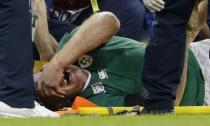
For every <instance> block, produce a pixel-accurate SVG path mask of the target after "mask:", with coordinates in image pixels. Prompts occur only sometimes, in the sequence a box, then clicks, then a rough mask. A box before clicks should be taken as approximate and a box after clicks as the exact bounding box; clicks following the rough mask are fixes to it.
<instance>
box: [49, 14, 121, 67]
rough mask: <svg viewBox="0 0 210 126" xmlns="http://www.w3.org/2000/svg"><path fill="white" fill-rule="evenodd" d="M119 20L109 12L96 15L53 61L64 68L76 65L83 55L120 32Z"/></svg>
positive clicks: (85, 23)
mask: <svg viewBox="0 0 210 126" xmlns="http://www.w3.org/2000/svg"><path fill="white" fill-rule="evenodd" d="M119 27H120V24H119V21H118V19H117V18H116V17H115V16H114V15H113V14H112V13H109V12H101V13H97V14H94V15H93V16H91V17H90V18H89V19H87V20H86V21H85V22H84V23H83V24H82V25H81V27H80V28H79V29H78V31H77V32H76V33H75V34H74V35H73V36H72V37H71V39H70V40H69V41H68V42H67V43H66V45H65V46H64V47H63V48H62V50H60V51H59V52H58V53H57V54H56V55H55V56H54V57H53V59H52V61H51V63H53V62H56V64H58V63H57V62H59V65H61V67H62V68H65V67H66V66H67V65H69V64H72V63H74V62H75V61H76V60H77V59H78V58H79V57H80V56H81V55H83V54H85V53H87V52H89V51H91V50H93V49H95V48H97V47H99V46H100V45H102V44H103V43H105V42H107V41H108V40H109V39H110V38H111V37H112V36H113V35H115V34H116V33H117V31H118V30H119Z"/></svg>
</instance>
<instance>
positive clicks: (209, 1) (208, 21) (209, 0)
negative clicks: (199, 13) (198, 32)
mask: <svg viewBox="0 0 210 126" xmlns="http://www.w3.org/2000/svg"><path fill="white" fill-rule="evenodd" d="M207 23H208V25H209V28H210V0H208V17H207Z"/></svg>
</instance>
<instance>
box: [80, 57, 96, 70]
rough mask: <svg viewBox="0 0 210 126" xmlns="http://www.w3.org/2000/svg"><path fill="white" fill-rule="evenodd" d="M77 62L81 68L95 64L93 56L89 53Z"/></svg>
mask: <svg viewBox="0 0 210 126" xmlns="http://www.w3.org/2000/svg"><path fill="white" fill-rule="evenodd" d="M77 62H78V64H79V66H80V67H81V68H87V67H89V66H91V65H92V64H93V58H92V57H91V56H89V55H83V56H81V57H80V58H79V59H78V61H77Z"/></svg>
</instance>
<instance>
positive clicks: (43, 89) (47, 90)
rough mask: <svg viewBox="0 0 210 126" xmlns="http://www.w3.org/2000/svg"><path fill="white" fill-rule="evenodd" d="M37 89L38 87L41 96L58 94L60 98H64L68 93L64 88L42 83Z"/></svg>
mask: <svg viewBox="0 0 210 126" xmlns="http://www.w3.org/2000/svg"><path fill="white" fill-rule="evenodd" d="M37 89H38V94H39V95H40V96H41V97H47V96H57V97H60V98H64V97H65V95H66V91H65V90H63V89H62V88H61V87H49V86H46V85H45V84H42V83H39V84H38V86H37Z"/></svg>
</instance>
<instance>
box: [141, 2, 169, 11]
mask: <svg viewBox="0 0 210 126" xmlns="http://www.w3.org/2000/svg"><path fill="white" fill-rule="evenodd" d="M144 4H145V6H146V7H147V9H149V10H150V11H151V12H155V11H161V10H162V9H164V6H165V2H164V1H163V0H144Z"/></svg>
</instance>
